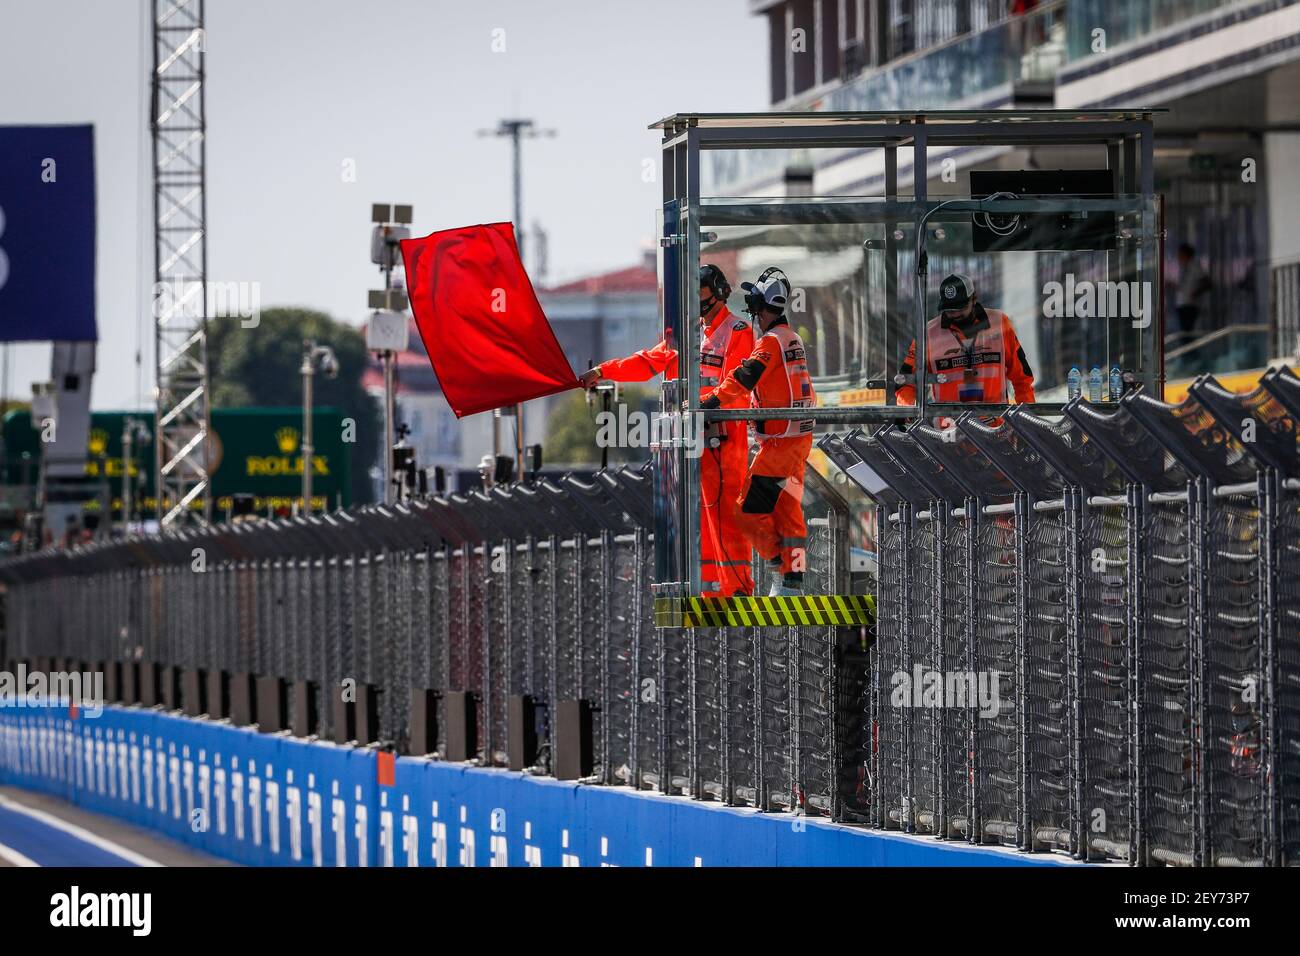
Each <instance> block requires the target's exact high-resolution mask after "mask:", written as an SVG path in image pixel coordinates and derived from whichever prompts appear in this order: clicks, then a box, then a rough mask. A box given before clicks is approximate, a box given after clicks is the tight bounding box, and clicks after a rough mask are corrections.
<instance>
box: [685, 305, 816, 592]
mask: <svg viewBox="0 0 1300 956" xmlns="http://www.w3.org/2000/svg"><path fill="white" fill-rule="evenodd" d="M744 399H748V400H749V403H750V405H751V407H754V408H812V407H813V406H814V405H816V404H817V395H816V393H815V392H814V391H813V386H812V379H811V378H810V377H809V375H808V360H807V356H806V355H805V352H804V345H803V341H802V340H801V339H800V338H799V336H798V334H797V333H796V332H795V331H794V330H793V329H792V328H790V326H789V324H788V323H786V321H785V320H784V319H781V320H779V321H778V322H776V324H774V325H773V326H772V327H771V328H769V329H768V330H767V332H766V333H765V334H764V335H763V337H762V338H760V339H759V340H758V343H757V344H756V345H755V346H754V351H753V353H752V354H751V355H750V356H749V358H747V359H745V361H744V362H742V363H741V365H740V368H738V369H737V370H736V371H735V372H733V373H732V374H731V375H729V376H728V377H727V379H726V381H724V382H723V383H722V384H721V385H719V386H718V387H717V388H715V389H714V390H713V391H711V392H710V393H709V394H708V395H707V396H705V400H704V402H703V403H702V406H703V407H705V408H717V407H719V406H721V407H726V408H734V407H735V406H736V404H737V403H738V402H740V401H742V400H744ZM813 424H814V423H813V421H812V419H804V420H798V421H785V420H777V419H773V420H770V421H760V422H756V423H755V424H754V437H755V438H756V439H758V443H759V445H758V454H757V455H755V456H754V460H753V462H751V463H750V466H749V473H748V474H747V475H746V476H745V486H744V488H743V489H742V490H741V493H740V497H739V501H738V504H739V505H740V519H741V528H742V529H743V530H744V532H745V535H746V536H747V537H748V538H749V542H750V544H752V545H753V546H754V550H755V551H757V552H758V553H759V554H760V555H761V556H762V557H763V558H764V560H766V561H768V562H771V563H773V564H775V563H776V561H777V560H778V559H779V560H780V563H781V571H782V573H783V574H784V575H785V577H786V581H787V582H788V583H791V584H793V583H795V582H797V581H801V580H802V577H803V571H804V570H805V563H806V562H805V549H806V547H807V541H808V528H807V525H806V524H805V522H804V517H803V476H804V467H805V465H806V464H807V461H808V453H809V452H810V451H811V450H812V440H813V435H812V432H813Z"/></svg>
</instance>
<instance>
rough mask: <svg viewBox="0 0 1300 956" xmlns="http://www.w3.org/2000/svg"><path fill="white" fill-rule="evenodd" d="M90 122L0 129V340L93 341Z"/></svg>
mask: <svg viewBox="0 0 1300 956" xmlns="http://www.w3.org/2000/svg"><path fill="white" fill-rule="evenodd" d="M98 338H99V335H98V333H97V331H96V328H95V138H94V128H93V127H90V126H0V342H94V341H96V340H98Z"/></svg>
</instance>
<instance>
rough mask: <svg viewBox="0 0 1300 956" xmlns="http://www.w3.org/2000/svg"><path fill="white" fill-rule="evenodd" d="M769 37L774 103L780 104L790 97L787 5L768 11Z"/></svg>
mask: <svg viewBox="0 0 1300 956" xmlns="http://www.w3.org/2000/svg"><path fill="white" fill-rule="evenodd" d="M767 36H768V42H769V50H770V53H771V56H770V59H771V63H770V64H769V69H768V76H769V77H771V82H772V102H773V103H780V102H781V101H782V100H783V99H785V98H786V97H787V96H789V91H788V90H787V78H786V71H785V55H786V51H787V50H788V49H789V41H788V39H787V35H786V27H785V4H778V5H777V6H775V7H773V8H772V9H771V10H768V11H767Z"/></svg>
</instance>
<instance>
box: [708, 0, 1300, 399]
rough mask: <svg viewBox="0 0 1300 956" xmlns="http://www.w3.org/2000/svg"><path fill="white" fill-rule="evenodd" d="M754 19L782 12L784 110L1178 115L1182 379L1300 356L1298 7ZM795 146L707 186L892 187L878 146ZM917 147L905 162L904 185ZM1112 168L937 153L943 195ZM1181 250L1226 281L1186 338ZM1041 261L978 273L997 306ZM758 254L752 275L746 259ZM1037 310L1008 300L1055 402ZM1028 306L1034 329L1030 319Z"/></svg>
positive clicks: (1056, 341) (734, 164) (1119, 4)
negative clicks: (1000, 179)
mask: <svg viewBox="0 0 1300 956" xmlns="http://www.w3.org/2000/svg"><path fill="white" fill-rule="evenodd" d="M750 11H751V13H752V14H753V15H755V16H759V17H763V18H765V19H766V20H767V23H768V32H769V53H770V57H769V75H770V101H771V104H772V107H773V108H775V109H781V110H792V111H794V110H813V111H817V110H831V111H890V110H909V111H910V110H927V109H929V110H935V109H998V108H1047V109H1050V108H1056V109H1065V110H1088V109H1098V108H1105V109H1123V108H1127V107H1151V108H1159V109H1163V110H1166V111H1167V112H1164V113H1160V114H1157V115H1156V116H1155V123H1156V131H1157V142H1156V150H1155V161H1156V170H1155V173H1156V178H1155V185H1156V189H1157V191H1159V192H1161V193H1162V194H1163V196H1164V210H1163V212H1164V221H1165V230H1166V241H1165V260H1164V278H1165V289H1166V295H1165V310H1164V312H1165V316H1164V317H1165V319H1166V326H1165V331H1166V340H1165V344H1166V352H1167V355H1168V358H1169V378H1170V381H1171V382H1172V381H1174V380H1176V379H1177V378H1179V377H1180V376H1188V375H1192V374H1195V373H1198V372H1203V371H1212V372H1215V373H1219V374H1222V373H1225V372H1229V371H1233V370H1237V369H1245V368H1258V367H1261V366H1263V365H1265V364H1266V363H1267V362H1268V361H1269V360H1270V359H1273V358H1290V357H1292V356H1294V355H1295V353H1296V351H1297V347H1298V346H1297V335H1298V332H1300V297H1298V296H1297V289H1298V288H1300V189H1298V188H1297V186H1296V185H1295V182H1294V179H1293V177H1290V176H1288V175H1284V174H1283V172H1282V171H1284V170H1291V169H1294V168H1295V164H1296V163H1297V162H1298V161H1300V4H1297V3H1295V2H1292V0H1235V2H1233V0H1179V2H1162V3H1152V2H1149V0H1107V2H1102V0H1056V2H1050V3H1037V2H1014V3H1009V2H1006V0H999V2H994V0H925V2H921V0H751V2H750ZM788 156H789V154H788V153H782V152H777V151H772V152H754V151H751V152H713V153H711V154H709V156H708V157H707V160H708V162H707V163H706V165H705V169H704V171H703V175H704V177H705V181H704V186H705V194H706V195H709V194H712V195H732V196H780V195H792V194H811V195H816V196H847V195H853V196H871V195H875V196H879V195H882V194H883V183H884V159H883V157H882V156H881V153H880V151H879V150H874V151H867V150H830V149H814V150H808V151H807V152H806V153H805V154H804V155H802V156H800V157H798V158H797V159H795V160H794V161H790V160H789V159H788ZM908 159H909V157H908V156H907V154H906V151H904V152H903V153H901V154H900V157H899V177H900V183H901V188H902V189H903V190H904V191H905V192H906V190H907V189H908V185H907V184H908V183H909V182H910V175H911V174H910V169H909V168H908V166H907V162H908ZM1105 165H1106V164H1105V162H1104V161H1102V162H1098V161H1097V159H1096V158H1095V157H1092V156H1089V155H1086V154H1081V152H1080V151H1077V150H1070V151H1062V150H1059V149H1058V150H1051V149H1034V150H1028V149H1012V148H998V149H994V150H989V149H975V148H972V147H965V148H954V149H951V150H948V151H943V150H933V151H932V155H931V159H930V170H931V171H932V172H934V173H935V175H934V178H933V179H931V180H930V182H929V183H928V184H927V190H928V195H929V196H930V197H931V198H935V197H943V196H946V195H971V189H970V184H969V171H970V170H971V169H972V168H979V169H1006V170H1013V169H1017V170H1018V169H1070V168H1077V167H1083V168H1089V167H1093V168H1095V167H1097V166H1105ZM1184 243H1186V244H1188V245H1191V246H1193V247H1194V248H1195V250H1196V256H1195V260H1196V262H1197V263H1198V264H1199V265H1200V267H1201V268H1202V269H1203V270H1204V271H1205V273H1206V274H1207V275H1208V277H1209V278H1210V280H1211V284H1210V287H1209V290H1208V292H1206V293H1204V299H1203V302H1202V307H1201V310H1200V311H1201V318H1200V320H1199V323H1198V324H1197V326H1196V327H1195V329H1194V331H1193V332H1191V333H1182V334H1180V333H1179V332H1178V331H1177V329H1176V327H1175V325H1174V323H1172V322H1171V321H1170V319H1171V313H1172V309H1173V305H1174V302H1173V300H1174V295H1173V291H1174V289H1175V288H1176V284H1177V282H1178V279H1179V274H1180V266H1179V262H1178V256H1177V250H1178V248H1179V246H1180V245H1182V244H1184ZM1033 256H1034V253H1032V252H1030V253H1025V254H1023V255H1019V256H1000V257H982V258H981V257H978V256H974V257H972V258H971V260H970V261H969V262H967V263H966V265H965V267H966V268H967V270H968V271H969V273H970V274H971V275H972V276H974V277H975V279H976V282H977V284H978V285H979V286H981V291H982V292H983V293H984V294H985V295H984V298H985V299H986V301H995V300H996V298H997V297H998V295H999V292H1000V291H1001V290H1002V289H1003V288H1005V289H1007V290H1008V295H1013V293H1012V292H1011V290H1012V289H1013V288H1019V289H1022V290H1023V289H1024V288H1032V287H1033V286H1032V284H1030V283H1027V282H1023V281H1020V280H1022V279H1023V278H1025V277H1026V276H1032V275H1033V273H1034V272H1035V271H1036V272H1038V273H1039V275H1038V277H1037V278H1038V279H1039V280H1040V282H1039V283H1038V284H1041V283H1042V282H1046V281H1050V280H1051V279H1052V278H1054V276H1052V275H1051V274H1049V270H1048V267H1047V266H1046V264H1045V263H1044V262H1043V261H1041V259H1040V261H1038V262H1035V261H1034V260H1033V258H1032V257H1033ZM1026 257H1030V258H1026ZM741 258H742V261H741V262H740V264H739V265H740V267H741V268H742V270H743V269H746V268H747V267H748V265H749V263H747V262H745V261H743V260H744V256H742V257H741ZM993 260H996V261H993ZM1052 268H1057V267H1052ZM823 269H824V265H823ZM1008 270H1011V271H1012V272H1013V273H1014V274H1012V275H1008ZM787 271H790V270H789V269H787ZM792 274H793V273H792ZM1056 278H1059V277H1056ZM796 281H797V280H796ZM1014 294H1018V295H1020V296H1021V297H1022V298H1023V292H1021V293H1014ZM1035 304H1036V303H1034V302H1032V301H1014V300H1013V301H1010V302H1004V303H1003V307H1004V308H1007V309H1008V311H1011V312H1012V313H1013V314H1014V315H1015V316H1016V318H1017V323H1018V327H1019V328H1020V332H1021V339H1022V341H1023V342H1024V343H1025V346H1026V348H1027V350H1028V351H1029V352H1030V361H1031V364H1033V365H1034V367H1035V369H1036V370H1037V372H1038V385H1039V387H1040V396H1041V394H1042V393H1044V392H1046V393H1048V394H1049V396H1052V392H1051V390H1052V389H1053V388H1054V387H1055V388H1057V389H1058V390H1059V389H1060V386H1061V385H1062V383H1063V381H1064V378H1065V375H1066V373H1067V372H1068V369H1069V367H1070V366H1069V363H1070V361H1071V359H1070V356H1069V353H1070V349H1069V342H1068V336H1069V334H1070V333H1069V330H1068V329H1066V328H1063V327H1062V324H1061V320H1059V319H1048V318H1043V317H1042V315H1041V314H1038V311H1039V310H1037V309H1036V308H1034V307H1035ZM1027 309H1034V314H1038V318H1037V322H1035V323H1030V321H1029V319H1028V317H1027V315H1026V310H1027ZM1256 378H1257V376H1255V377H1252V378H1251V383H1252V385H1253V382H1254V381H1255V379H1256ZM1052 397H1054V396H1052Z"/></svg>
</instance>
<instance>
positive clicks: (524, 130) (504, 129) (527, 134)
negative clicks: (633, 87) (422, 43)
mask: <svg viewBox="0 0 1300 956" xmlns="http://www.w3.org/2000/svg"><path fill="white" fill-rule="evenodd" d="M478 134H479V136H506V137H509V138H510V145H511V151H512V156H513V160H514V170H513V179H514V193H515V214H514V223H515V238H516V239H517V240H518V243H519V259H520V261H521V262H522V261H523V260H524V258H525V257H524V198H523V197H524V187H523V166H522V163H521V162H520V159H521V152H520V142H521V140H524V139H537V138H538V137H542V136H554V135H555V130H553V129H538V128H537V126H536V124H535V123H534V122H533V121H532V120H530V119H503V120H501V121H500V122H498V123H497V128H496V129H481V130H479V131H478ZM492 416H493V417H492V454H493V455H499V454H500V453H501V430H500V418H501V410H500V409H497V410H496V411H495V412H493V413H492ZM514 416H515V474H516V475H518V476H519V477H520V478H521V479H522V478H523V474H524V406H523V405H516V406H515V407H514Z"/></svg>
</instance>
